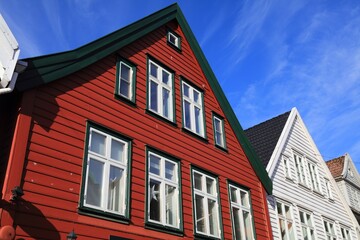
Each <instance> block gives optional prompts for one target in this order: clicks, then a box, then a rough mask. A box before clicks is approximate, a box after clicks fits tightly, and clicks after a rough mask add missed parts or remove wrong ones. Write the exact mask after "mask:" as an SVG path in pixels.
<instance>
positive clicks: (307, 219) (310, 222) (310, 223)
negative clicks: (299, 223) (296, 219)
mask: <svg viewBox="0 0 360 240" xmlns="http://www.w3.org/2000/svg"><path fill="white" fill-rule="evenodd" d="M306 221H307V224H308V225H309V226H312V221H311V216H310V214H306Z"/></svg>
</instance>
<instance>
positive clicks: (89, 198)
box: [86, 158, 104, 207]
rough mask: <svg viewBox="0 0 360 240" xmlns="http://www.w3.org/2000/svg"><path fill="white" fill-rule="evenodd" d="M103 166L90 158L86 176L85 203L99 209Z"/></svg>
mask: <svg viewBox="0 0 360 240" xmlns="http://www.w3.org/2000/svg"><path fill="white" fill-rule="evenodd" d="M103 171H104V164H103V163H102V162H99V161H96V160H95V159H92V158H90V161H89V172H88V176H87V189H86V203H87V204H91V205H94V206H97V207H101V201H102V200H101V199H102V198H101V197H102V186H103V174H104V173H103Z"/></svg>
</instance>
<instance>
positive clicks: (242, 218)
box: [238, 207, 245, 240]
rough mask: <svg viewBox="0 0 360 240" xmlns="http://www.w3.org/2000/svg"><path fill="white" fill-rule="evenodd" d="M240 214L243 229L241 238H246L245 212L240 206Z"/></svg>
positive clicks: (243, 239)
mask: <svg viewBox="0 0 360 240" xmlns="http://www.w3.org/2000/svg"><path fill="white" fill-rule="evenodd" d="M238 214H239V215H240V229H241V233H243V234H241V240H245V221H244V215H243V212H242V209H241V207H240V208H239V213H238Z"/></svg>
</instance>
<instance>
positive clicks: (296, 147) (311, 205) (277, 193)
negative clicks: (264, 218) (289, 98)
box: [267, 109, 357, 240]
mask: <svg viewBox="0 0 360 240" xmlns="http://www.w3.org/2000/svg"><path fill="white" fill-rule="evenodd" d="M287 121H288V122H287V124H286V125H285V128H286V127H288V133H287V134H286V135H284V130H283V134H282V136H281V137H280V139H279V142H280V141H281V138H283V137H285V138H286V139H285V141H284V144H283V145H282V146H281V148H279V150H278V151H280V154H278V157H277V158H276V159H272V160H271V161H270V162H269V164H274V166H273V167H269V166H268V167H267V169H272V171H269V175H270V177H271V179H273V196H269V197H268V204H269V212H270V220H271V225H272V229H273V236H274V239H281V236H280V230H279V225H278V218H277V212H276V204H275V203H274V198H275V199H280V200H283V201H286V202H289V203H291V206H292V211H293V218H294V220H295V221H294V227H295V233H296V236H295V239H302V232H301V223H300V216H299V209H300V208H301V209H304V210H307V211H310V212H312V213H313V220H314V225H315V235H316V239H319V240H321V239H326V236H325V229H324V224H323V217H326V218H328V219H331V220H334V221H335V224H334V226H335V229H336V234H337V236H338V238H339V239H340V237H341V233H340V225H342V226H345V227H348V228H349V229H350V231H351V237H352V239H353V240H354V239H357V235H356V230H355V228H356V226H355V225H354V223H353V219H352V218H351V217H350V216H349V213H348V210H347V209H346V207H347V206H346V205H345V204H344V200H342V199H340V196H339V194H338V193H339V191H338V190H336V189H335V188H336V186H334V185H335V184H336V183H335V181H334V180H333V179H332V177H331V175H330V172H329V170H328V169H327V167H326V164H325V162H324V160H323V159H322V157H321V156H320V154H319V151H318V150H317V148H316V146H315V145H314V143H313V141H312V139H311V137H310V135H309V133H308V131H307V129H306V127H305V125H304V123H303V122H302V120H301V118H300V115H299V114H298V112H297V110H296V109H293V110H292V112H291V114H290V116H289V118H288V120H287ZM289 121H291V122H289ZM293 151H296V152H298V153H300V154H302V155H304V156H306V157H307V158H309V159H311V161H312V162H313V163H315V164H316V166H317V169H318V175H319V181H320V189H321V190H320V193H316V192H314V191H313V190H311V189H310V188H307V187H304V186H300V185H299V184H298V183H297V172H296V168H295V162H294V158H293ZM274 156H276V154H274V153H273V155H272V158H274ZM284 156H285V157H287V158H288V160H289V163H290V172H291V178H292V179H289V178H286V177H285V168H284V163H283V161H282V158H283V157H284ZM305 169H306V171H307V172H306V174H307V178H308V179H310V176H309V172H308V169H307V168H305ZM325 179H329V180H330V184H331V191H332V196H333V200H331V199H329V198H328V196H327V194H326V185H325Z"/></svg>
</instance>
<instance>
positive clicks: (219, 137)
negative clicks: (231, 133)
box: [215, 132, 223, 146]
mask: <svg viewBox="0 0 360 240" xmlns="http://www.w3.org/2000/svg"><path fill="white" fill-rule="evenodd" d="M215 142H216V144H217V145H220V146H222V145H223V143H222V134H221V133H220V132H216V133H215Z"/></svg>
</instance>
